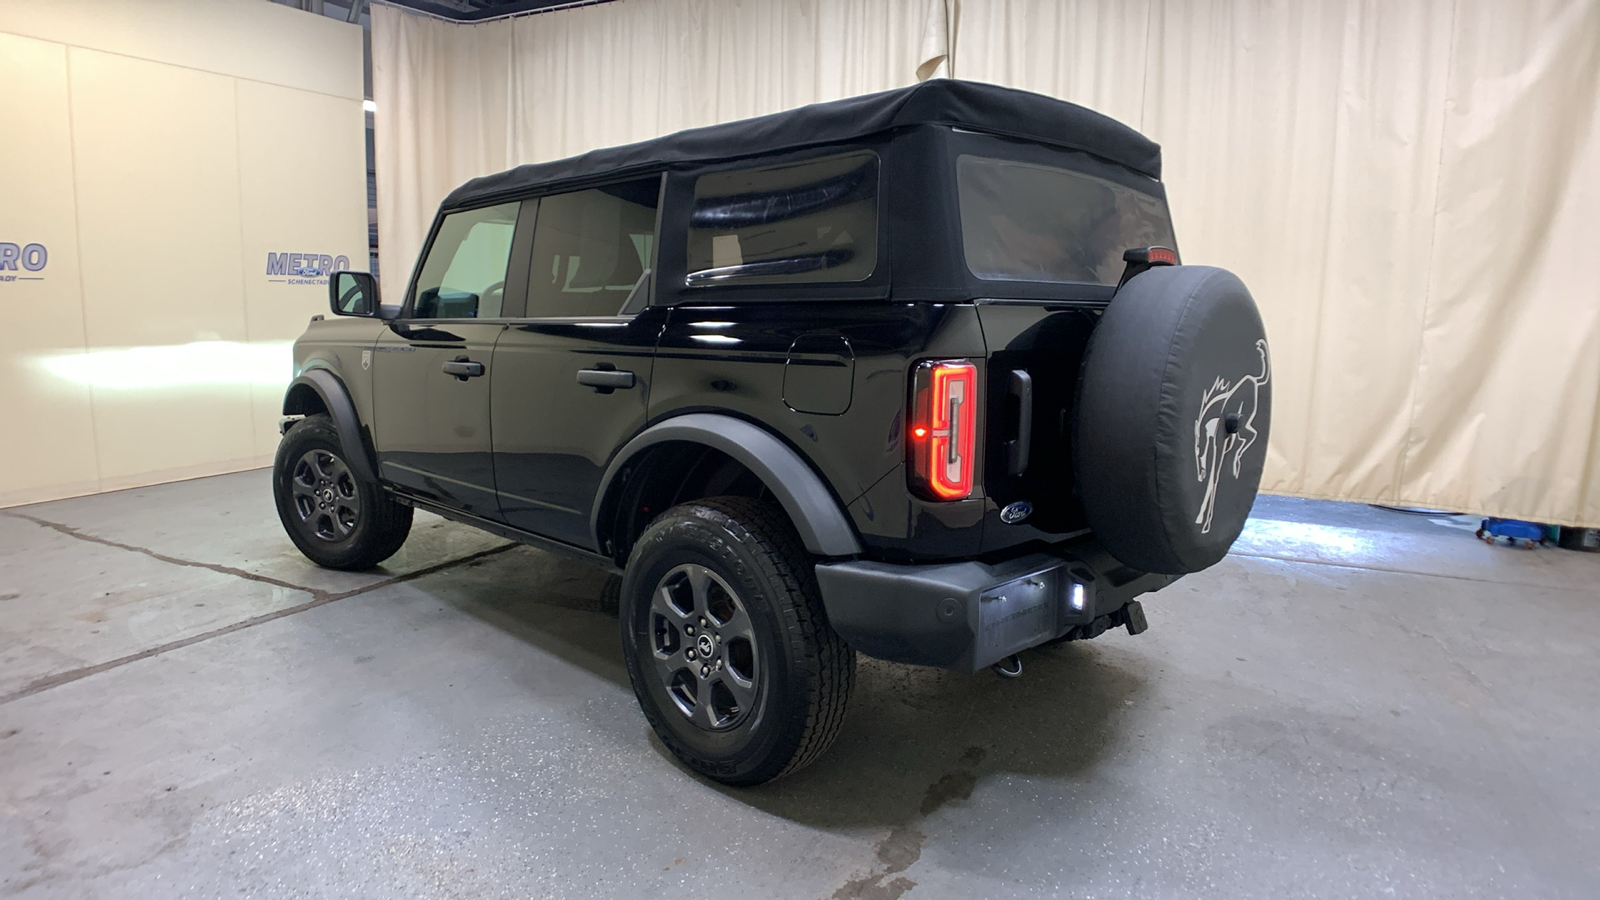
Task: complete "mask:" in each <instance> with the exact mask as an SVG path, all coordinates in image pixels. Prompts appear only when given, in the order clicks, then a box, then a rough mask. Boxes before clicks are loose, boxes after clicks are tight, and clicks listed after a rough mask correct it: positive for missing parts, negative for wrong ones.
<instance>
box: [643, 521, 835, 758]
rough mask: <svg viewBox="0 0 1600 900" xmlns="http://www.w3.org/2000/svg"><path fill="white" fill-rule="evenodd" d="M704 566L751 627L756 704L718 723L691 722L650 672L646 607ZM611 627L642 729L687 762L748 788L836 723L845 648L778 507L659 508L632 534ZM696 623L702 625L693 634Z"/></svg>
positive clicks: (808, 754) (814, 748) (828, 736)
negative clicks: (734, 598) (616, 628)
mask: <svg viewBox="0 0 1600 900" xmlns="http://www.w3.org/2000/svg"><path fill="white" fill-rule="evenodd" d="M683 566H703V567H705V568H706V569H709V570H710V571H711V572H712V573H713V574H714V575H716V576H717V577H718V578H720V579H722V580H723V581H724V582H726V584H727V585H728V586H729V587H731V588H732V589H733V591H734V592H735V593H736V594H737V595H738V600H739V602H740V603H741V604H742V605H743V608H744V609H745V611H746V613H747V614H748V618H749V620H750V623H751V625H752V630H753V633H754V636H755V640H754V643H755V646H756V648H757V649H756V652H757V653H758V654H759V656H758V657H757V659H759V660H764V661H765V662H762V663H760V664H759V667H758V668H757V670H756V677H757V679H758V682H759V683H758V685H757V687H756V689H755V690H756V699H755V701H754V702H753V704H752V706H751V708H750V709H748V710H746V711H745V713H744V716H743V718H742V719H740V720H739V721H738V724H736V725H732V726H729V727H728V728H727V729H726V730H721V731H717V730H711V729H709V728H703V727H700V726H699V725H697V724H696V723H695V722H694V721H692V720H691V718H690V717H689V715H688V714H686V713H684V712H683V711H681V708H680V707H679V706H678V705H675V703H674V701H673V700H672V699H671V697H670V696H669V694H668V693H667V691H668V687H667V685H666V684H665V683H664V681H663V676H662V675H660V674H658V669H657V667H656V662H655V660H656V659H657V657H656V656H655V655H654V654H655V650H654V644H653V643H652V641H654V640H655V638H654V637H653V633H652V631H651V630H650V628H651V626H650V623H651V621H652V616H653V615H655V613H652V608H651V603H652V601H653V599H654V597H655V594H656V592H657V590H658V588H659V587H660V586H661V585H662V583H663V579H664V578H668V577H669V576H670V575H671V573H672V572H674V571H675V570H677V569H679V568H680V567H683ZM620 600H621V609H620V616H619V624H620V628H621V631H622V645H623V654H624V657H625V658H626V661H627V666H628V677H629V679H630V680H631V681H632V683H633V690H634V694H635V696H637V697H638V700H639V707H640V709H642V710H643V711H644V715H645V718H646V719H647V720H649V722H650V725H651V727H652V728H654V729H655V732H656V734H657V735H658V736H660V738H661V741H662V743H664V744H665V745H666V746H667V749H669V750H671V751H672V753H673V754H675V755H676V756H677V757H678V758H679V759H681V760H682V761H683V762H684V763H685V764H686V765H688V766H689V767H690V768H691V769H694V770H695V771H697V772H699V773H701V774H703V775H705V776H706V777H708V778H712V779H714V780H716V781H720V782H722V783H724V784H730V785H754V784H760V783H762V782H766V781H771V780H772V779H774V778H778V777H781V776H783V775H787V774H789V773H791V772H794V771H796V770H798V769H800V768H802V767H804V766H806V765H809V764H810V763H811V762H813V761H815V760H816V759H817V757H819V756H821V755H822V753H823V751H825V750H826V749H827V748H828V747H829V745H831V744H832V743H833V741H834V739H835V738H837V737H838V736H839V732H840V729H841V726H842V725H843V723H844V717H845V709H846V707H847V706H848V705H849V701H850V694H851V691H852V690H853V689H854V688H855V675H856V660H855V652H854V651H853V650H851V649H850V647H849V646H848V645H846V644H845V642H844V641H843V640H842V639H841V638H840V637H839V635H838V634H836V633H835V632H834V631H833V629H832V627H830V626H829V624H828V620H827V615H826V613H825V612H824V610H823V606H822V597H821V594H820V593H819V592H818V589H817V582H816V576H815V572H814V570H813V564H812V561H811V558H810V557H809V555H808V554H807V553H806V551H805V548H804V547H803V546H802V545H801V543H800V538H799V536H798V535H797V534H796V533H795V531H794V527H793V526H792V525H791V524H790V523H789V521H788V519H787V518H786V517H785V516H784V515H783V513H782V512H781V511H779V510H778V509H776V508H774V507H772V506H770V505H768V504H765V503H761V502H758V501H755V500H750V499H747V498H743V497H717V498H712V499H707V500H697V501H694V502H692V503H687V504H684V505H681V506H676V507H673V508H672V509H669V510H667V511H666V512H664V513H662V514H661V515H660V516H659V517H658V518H657V519H656V520H655V521H654V522H652V523H651V524H650V526H649V527H648V528H646V529H645V532H644V534H643V535H642V536H640V538H639V540H638V542H637V543H636V544H635V545H634V547H633V552H632V553H631V554H630V557H629V560H628V566H627V569H626V572H625V575H624V577H623V583H622V591H621V598H620ZM702 630H703V629H702Z"/></svg>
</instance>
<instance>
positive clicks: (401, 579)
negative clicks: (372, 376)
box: [0, 513, 521, 706]
mask: <svg viewBox="0 0 1600 900" xmlns="http://www.w3.org/2000/svg"><path fill="white" fill-rule="evenodd" d="M5 515H9V516H13V517H15V518H19V519H27V520H28V521H30V522H33V523H35V524H38V525H42V526H44V527H46V528H53V529H55V530H56V531H59V532H61V533H62V534H66V535H68V536H71V537H75V538H79V539H80V540H85V541H91V542H93V543H97V544H104V545H106V546H108V547H116V548H118V549H121V550H130V551H133V552H135V553H143V554H145V555H146V556H150V557H153V558H155V559H158V560H161V561H162V562H168V563H172V564H174V565H180V566H190V567H193V568H198V569H208V570H210V571H213V572H220V573H223V574H225V575H234V576H237V577H239V578H246V579H249V580H250V581H259V582H263V583H265V584H271V585H276V586H278V587H283V588H288V589H289V590H293V591H296V592H299V593H302V594H305V595H307V596H309V597H310V598H311V599H310V600H307V601H306V602H305V603H299V604H296V605H294V606H286V607H284V608H283V609H276V610H273V611H272V612H268V613H262V614H261V615H259V616H252V617H251V618H248V619H244V620H241V621H238V622H234V623H232V624H229V625H224V626H222V627H220V628H213V629H212V630H210V631H205V632H201V633H200V634H195V635H190V636H189V637H186V638H180V639H178V640H175V641H168V642H167V643H165V644H158V645H156V646H154V647H149V648H147V649H144V650H140V651H139V652H138V653H131V654H129V655H127V656H122V657H118V658H116V659H113V660H108V661H106V662H103V663H96V664H94V665H92V666H83V667H81V668H77V669H69V670H68V671H65V672H58V673H56V674H54V675H46V676H45V677H43V678H38V679H35V680H33V681H31V682H29V683H27V684H25V685H23V686H22V687H20V688H18V689H16V690H14V691H12V692H10V693H8V694H0V706H3V705H5V704H7V703H10V702H12V701H13V700H21V699H22V698H24V697H31V696H33V695H34V694H37V693H39V692H40V691H47V690H49V689H50V688H53V687H60V686H61V685H63V684H70V683H72V682H74V681H79V680H82V679H84V678H88V677H89V676H91V675H98V674H100V673H101V672H106V671H110V670H111V669H118V668H121V667H123V666H125V665H128V664H129V663H136V662H139V661H140V660H144V659H150V658H151V657H155V656H160V655H161V654H163V653H170V652H172V651H173V650H180V649H182V648H184V647H188V646H191V645H194V644H198V643H200V642H201V641H209V640H211V639H212V638H216V637H222V636H223V635H225V634H233V633H234V632H236V631H243V630H244V629H246V628H253V627H255V626H256V625H262V624H265V623H267V622H272V621H276V620H278V619H282V618H285V617H287V616H292V615H295V614H296V613H302V612H305V611H306V610H308V609H315V608H317V607H319V606H326V605H327V604H329V603H332V602H334V601H335V600H343V599H345V598H347V597H354V596H357V595H359V594H366V593H369V592H371V591H376V590H379V589H380V588H386V587H390V586H391V585H396V584H403V583H405V582H407V581H412V580H414V579H417V578H421V577H423V576H425V575H432V574H433V573H435V572H439V571H442V570H444V569H448V568H450V567H452V566H458V565H461V564H462V563H470V562H474V561H476V560H480V559H483V558H484V557H488V556H494V555H496V554H499V553H504V552H506V551H507V550H510V549H512V548H513V547H520V546H521V545H520V544H517V543H506V544H502V545H500V546H498V547H491V548H489V549H488V550H480V551H478V552H477V553H469V554H467V555H466V556H462V557H459V558H457V559H450V560H445V561H444V562H440V563H435V564H433V565H431V566H424V567H423V568H420V569H417V570H416V571H414V572H407V573H405V574H403V575H396V576H394V577H393V578H385V579H383V580H382V581H375V582H373V583H372V584H369V585H365V586H363V587H358V588H353V589H351V590H348V591H322V590H316V589H314V588H306V587H301V586H299V585H296V584H290V583H289V582H287V581H280V580H278V579H276V578H269V577H267V576H265V575H257V574H255V573H254V572H246V571H244V570H242V569H235V568H233V567H231V566H219V565H214V564H211V563H202V562H194V561H193V560H185V559H178V558H176V557H172V556H167V555H166V554H164V553H157V552H155V551H154V550H146V549H144V548H143V547H135V546H133V545H131V544H123V543H120V542H118V541H112V540H107V539H105V538H101V537H96V536H94V535H92V534H85V533H83V532H81V531H79V530H78V529H76V528H73V527H71V526H69V525H61V524H58V523H55V522H49V521H46V520H44V519H36V518H34V517H33V516H29V515H24V514H21V513H5Z"/></svg>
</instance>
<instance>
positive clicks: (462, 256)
mask: <svg viewBox="0 0 1600 900" xmlns="http://www.w3.org/2000/svg"><path fill="white" fill-rule="evenodd" d="M521 206H522V204H520V203H502V204H500V205H499V206H488V207H484V208H483V209H469V210H464V211H462V212H458V213H451V214H450V215H448V216H445V217H444V221H443V222H440V223H439V233H438V234H437V235H436V236H435V237H434V239H433V246H432V247H430V248H429V249H428V258H427V260H426V261H424V262H423V264H422V272H421V273H420V274H419V275H418V276H417V295H416V302H415V303H413V304H412V309H411V315H412V316H413V317H414V318H418V319H492V318H495V317H497V316H499V315H500V308H501V304H502V303H503V302H504V300H505V289H506V264H507V263H508V262H509V261H510V259H511V236H512V235H513V234H514V233H515V232H516V230H517V210H518V209H519V208H520V207H521Z"/></svg>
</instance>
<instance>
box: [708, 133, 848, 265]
mask: <svg viewBox="0 0 1600 900" xmlns="http://www.w3.org/2000/svg"><path fill="white" fill-rule="evenodd" d="M877 265H878V156H877V154H875V153H872V152H870V151H862V152H857V153H846V154H843V155H840V156H830V157H825V158H823V159H811V160H806V161H805V162H798V163H785V164H782V165H776V166H762V167H760V168H754V169H738V170H736V171H732V172H716V173H713V174H709V175H702V176H700V177H699V178H698V179H696V180H695V185H694V206H693V208H692V209H691V211H690V213H689V253H688V272H689V275H688V283H689V286H690V287H700V286H706V285H714V284H798V283H814V282H851V281H861V280H863V279H865V278H867V277H869V276H870V275H871V274H872V272H873V270H874V269H875V268H877Z"/></svg>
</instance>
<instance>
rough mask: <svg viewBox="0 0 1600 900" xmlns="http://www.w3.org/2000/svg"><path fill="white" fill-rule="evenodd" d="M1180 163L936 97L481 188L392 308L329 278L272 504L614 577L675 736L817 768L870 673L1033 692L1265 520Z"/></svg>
mask: <svg viewBox="0 0 1600 900" xmlns="http://www.w3.org/2000/svg"><path fill="white" fill-rule="evenodd" d="M1160 174H1161V171H1160V150H1159V148H1158V147H1157V146H1156V145H1155V144H1154V143H1152V142H1151V141H1149V140H1147V139H1146V138H1144V137H1143V136H1141V135H1140V134H1138V133H1137V132H1135V131H1133V130H1131V129H1129V128H1126V127H1124V126H1122V125H1120V124H1118V123H1117V122H1114V121H1112V120H1111V119H1108V118H1106V117H1104V116H1101V115H1098V114H1096V113H1093V112H1090V111H1088V110H1086V109H1083V108H1081V107H1077V106H1074V105H1071V104H1068V103H1063V102H1060V101H1056V100H1053V99H1049V98H1046V97H1042V96H1038V95H1034V94H1028V93H1023V92H1020V91H1014V90H1008V89H1004V88H999V87H994V86H990V85H982V84H973V83H966V82H959V81H932V82H927V83H924V84H919V85H917V86H915V87H910V88H905V89H902V90H895V91H890V92H887V93H882V94H875V95H871V96H866V97H858V98H853V99H848V100H841V101H837V102H831V103H822V104H817V105H813V106H808V107H804V108H802V109H797V110H793V111H790V112H785V113H779V114H776V115H771V116H766V117H763V118H758V119H751V120H748V121H743V122H735V123H731V124H726V125H718V126H713V127H709V128H701V129H697V130H693V131H686V132H682V133H680V134H675V135H670V136H667V137H663V138H659V139H655V140H650V141H645V142H643V143H639V144H634V145H631V146H626V147H618V148H613V149H607V150H597V151H594V152H592V153H588V154H585V155H583V156H579V157H576V158H573V159H567V160H562V161H558V162H551V163H543V164H538V165H529V166H522V167H520V168H517V169H513V170H511V171H509V172H504V173H501V174H498V175H491V176H488V177H484V178H478V179H475V180H473V181H470V182H468V183H467V184H465V185H463V186H462V187H460V188H458V189H457V190H456V191H455V192H454V193H452V194H450V196H449V197H447V198H446V199H445V201H444V203H443V204H442V205H441V207H440V209H439V213H438V216H437V218H436V219H435V221H434V224H433V228H432V231H431V233H430V234H429V236H428V240H427V244H426V246H425V249H424V250H423V253H422V255H421V260H420V263H419V264H418V265H417V267H416V269H415V271H414V273H413V274H412V276H411V280H410V284H409V286H408V287H407V290H406V294H405V296H404V297H403V298H402V299H401V302H400V303H399V304H398V305H393V306H385V305H382V304H381V303H380V301H379V297H378V293H377V288H376V285H375V283H374V281H373V279H372V277H371V276H370V275H366V274H362V273H350V272H340V273H336V274H335V275H334V276H333V277H332V278H331V279H330V282H331V284H330V291H331V295H332V296H331V302H332V307H333V312H334V314H335V316H334V317H332V318H328V319H325V320H324V319H322V318H321V317H320V316H319V317H318V318H317V319H316V320H313V322H312V323H311V326H310V327H309V328H308V329H307V331H306V333H305V335H304V336H302V337H301V338H300V340H299V341H298V342H297V343H296V344H295V354H294V355H295V370H296V371H295V377H294V381H293V384H292V385H291V386H290V388H289V391H288V395H287V397H286V398H285V400H284V406H283V412H284V413H285V415H286V416H287V417H288V418H286V419H285V424H284V436H283V440H282V443H281V445H280V446H279V449H278V453H277V460H276V466H275V473H274V482H273V484H274V489H275V495H276V500H277V507H278V513H279V515H280V517H281V518H282V520H283V524H284V527H285V528H286V529H287V530H288V533H289V536H290V537H291V538H292V539H293V540H294V542H295V544H296V545H297V546H298V547H299V548H300V549H301V550H302V551H303V552H304V553H305V555H306V556H308V557H310V558H311V559H312V560H313V561H314V562H316V563H318V564H320V565H323V566H331V567H334V568H343V569H360V568H367V567H371V566H374V565H377V564H378V563H379V562H381V561H382V560H383V559H385V558H386V557H388V556H389V555H390V554H392V553H394V552H395V551H396V550H397V549H398V548H399V547H400V545H401V543H402V542H403V541H404V540H405V538H406V533H407V530H408V529H409V527H410V524H411V516H412V510H413V509H424V510H428V511H431V512H434V513H437V514H439V515H441V516H445V517H447V518H450V519H454V520H457V521H460V522H465V523H468V524H471V525H474V526H477V527H479V528H482V529H485V530H487V531H490V532H493V533H495V534H499V535H504V536H506V537H510V538H514V539H516V540H519V541H524V542H526V543H528V544H532V545H534V546H537V547H542V548H545V549H548V550H552V551H555V552H559V553H564V554H568V555H575V556H577V557H580V558H582V559H585V560H588V561H591V562H593V563H595V564H597V565H600V566H605V567H608V568H609V569H611V570H613V571H620V572H621V573H622V581H621V589H620V600H619V606H620V627H621V632H622V645H623V648H624V651H625V655H626V663H627V667H628V673H629V676H630V677H631V679H632V683H633V689H634V691H635V693H636V694H637V695H638V699H639V705H640V707H641V708H642V709H643V710H644V714H645V716H646V718H648V719H649V721H650V724H651V725H652V726H653V727H654V728H655V730H656V732H657V733H658V734H659V735H660V736H661V739H662V741H663V742H664V743H665V744H666V746H668V747H669V748H671V749H672V751H673V752H674V753H676V754H677V755H678V756H679V757H680V758H682V760H683V761H684V762H685V763H687V764H688V765H689V766H690V767H692V768H693V769H695V770H697V771H699V772H702V773H704V774H705V775H707V776H709V777H711V778H714V779H717V780H719V781H723V782H727V783H730V784H755V783H759V782H763V781H766V780H769V779H772V778H775V777H778V776H780V775H783V774H786V773H788V772H791V771H794V770H795V769H798V768H800V767H801V766H804V765H806V764H807V763H809V762H811V761H812V760H813V759H815V758H816V757H817V756H818V755H819V754H821V753H822V752H823V750H825V749H826V748H827V747H828V745H829V744H830V743H831V742H832V741H833V739H834V738H835V736H836V735H837V734H838V732H839V729H840V726H841V722H842V720H843V718H844V712H845V706H846V703H847V701H848V699H849V697H850V693H851V689H852V686H853V683H854V678H855V653H856V652H858V651H859V652H861V653H865V654H867V655H869V656H874V657H878V658H881V659H885V660H891V661H894V662H901V663H913V664H919V665H928V666H938V667H941V668H945V669H951V670H955V671H960V672H977V671H979V670H982V669H984V668H988V667H991V666H996V667H997V668H998V669H999V670H1000V671H1002V673H1008V672H1017V671H1020V666H1021V663H1020V661H1019V660H1018V659H1017V658H1016V654H1018V653H1019V652H1021V651H1023V650H1026V649H1028V648H1030V647H1035V646H1038V645H1041V644H1045V643H1049V642H1053V641H1061V640H1072V639H1079V638H1092V637H1095V636H1096V635H1099V634H1100V633H1101V632H1103V631H1105V630H1106V629H1107V628H1111V627H1116V626H1124V627H1126V628H1127V629H1128V630H1129V631H1130V632H1133V633H1138V632H1139V631H1141V630H1143V629H1144V627H1145V619H1144V615H1143V613H1142V612H1141V609H1140V606H1139V604H1138V602H1137V601H1136V600H1135V598H1136V597H1138V596H1139V595H1141V594H1144V593H1146V592H1149V591H1153V590H1157V589H1159V588H1162V587H1164V586H1166V585H1168V584H1170V583H1171V582H1172V581H1173V580H1175V579H1176V578H1177V577H1179V576H1181V575H1183V574H1184V573H1188V572H1195V571H1199V570H1201V569H1204V568H1206V567H1207V566H1210V565H1212V564H1214V563H1216V562H1217V561H1218V560H1219V559H1221V558H1222V556H1223V554H1224V553H1226V552H1227V550H1228V548H1229V546H1230V545H1231V544H1232V543H1233V541H1234V539H1235V538H1237V537H1238V535H1239V532H1240V530H1241V528H1242V527H1243V525H1244V521H1245V517H1246V515H1247V513H1248V511H1249V509H1250V506H1251V503H1252V502H1253V500H1254V498H1255V494H1256V489H1257V486H1258V484H1259V481H1260V477H1261V469H1262V464H1263V460H1264V456H1265V453H1266V441H1267V426H1268V421H1269V418H1270V397H1271V389H1270V370H1269V368H1268V364H1267V345H1266V340H1265V333H1264V330H1263V327H1262V323H1261V318H1260V316H1259V314H1258V313H1257V310H1256V306H1255V303H1254V301H1253V300H1252V299H1251V297H1250V294H1249V293H1248V292H1247V291H1246V290H1245V287H1244V285H1243V284H1241V283H1240V281H1239V280H1238V279H1237V278H1236V277H1234V276H1233V275H1231V274H1229V273H1228V272H1226V271H1223V270H1221V269H1216V268H1209V267H1202V266H1185V265H1179V264H1178V258H1177V253H1176V252H1175V247H1176V245H1175V243H1174V240H1173V233H1172V225H1171V219H1170V217H1169V215H1168V211H1167V203H1166V199H1165V193H1164V191H1163V189H1162V185H1161V182H1160V180H1159V179H1160Z"/></svg>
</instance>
